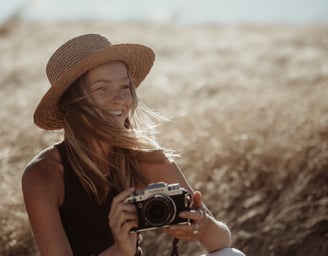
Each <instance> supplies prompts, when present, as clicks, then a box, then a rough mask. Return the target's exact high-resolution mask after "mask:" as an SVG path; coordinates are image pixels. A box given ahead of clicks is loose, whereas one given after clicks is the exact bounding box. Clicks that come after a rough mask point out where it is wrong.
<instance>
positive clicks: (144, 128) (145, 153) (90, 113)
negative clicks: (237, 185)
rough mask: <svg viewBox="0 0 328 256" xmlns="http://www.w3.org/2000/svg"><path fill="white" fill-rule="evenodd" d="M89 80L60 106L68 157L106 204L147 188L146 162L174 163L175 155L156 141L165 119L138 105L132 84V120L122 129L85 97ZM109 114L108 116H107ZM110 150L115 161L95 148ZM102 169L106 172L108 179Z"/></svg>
mask: <svg viewBox="0 0 328 256" xmlns="http://www.w3.org/2000/svg"><path fill="white" fill-rule="evenodd" d="M84 83H86V74H84V75H82V76H81V77H80V78H79V79H77V80H76V81H75V82H74V83H73V84H72V85H71V86H70V88H69V89H68V90H67V91H66V92H65V94H64V95H63V96H62V98H61V101H60V109H61V111H62V113H63V119H64V132H65V145H66V150H67V157H68V159H69V161H70V163H71V166H72V168H73V171H74V172H75V173H76V175H77V176H78V177H79V179H80V181H81V183H82V186H83V188H84V189H85V190H86V191H87V193H88V194H89V196H90V197H92V198H94V199H95V200H96V201H97V202H98V203H101V202H103V201H104V199H105V198H106V195H107V193H108V191H110V190H115V191H117V192H119V191H121V190H123V189H127V188H129V187H131V186H135V185H136V183H137V182H138V181H140V182H145V180H144V177H142V176H141V175H140V172H138V170H139V168H140V164H141V163H142V162H163V161H171V160H172V157H174V155H173V154H172V153H171V152H170V151H168V150H166V149H163V148H161V147H160V146H159V144H158V143H157V142H156V140H155V135H156V125H155V124H154V121H158V120H159V119H160V118H161V117H160V116H159V115H158V114H157V113H154V112H152V111H151V110H149V109H148V108H147V107H145V106H144V105H143V104H141V102H139V100H138V98H137V95H136V91H135V87H134V85H133V81H132V79H130V85H129V87H130V91H131V95H132V99H133V103H132V107H131V110H130V114H129V117H128V118H127V119H126V121H125V125H124V126H125V127H122V126H121V125H120V124H119V123H118V121H117V120H116V119H115V118H114V117H113V119H112V120H108V114H106V112H105V110H104V109H102V108H101V107H99V106H96V105H95V104H94V103H93V101H92V99H91V97H90V95H89V94H88V93H87V92H86V91H85V86H83V84H84ZM105 114H106V115H105ZM101 142H105V143H106V144H109V145H111V152H110V156H109V157H107V156H105V155H104V154H102V155H101V154H99V152H97V153H96V151H95V145H96V144H97V146H98V148H101ZM101 168H106V171H108V175H104V174H103V172H102V171H101Z"/></svg>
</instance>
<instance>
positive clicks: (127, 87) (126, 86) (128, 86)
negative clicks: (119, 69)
mask: <svg viewBox="0 0 328 256" xmlns="http://www.w3.org/2000/svg"><path fill="white" fill-rule="evenodd" d="M121 88H122V89H124V90H126V89H130V85H129V84H124V85H122V87H121Z"/></svg>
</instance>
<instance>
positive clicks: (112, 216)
mask: <svg viewBox="0 0 328 256" xmlns="http://www.w3.org/2000/svg"><path fill="white" fill-rule="evenodd" d="M134 191H135V189H134V188H130V189H127V190H124V191H123V192H121V193H120V194H118V195H117V196H116V197H114V199H113V202H112V205H111V208H110V212H109V215H108V220H109V226H110V229H111V231H112V233H113V237H114V241H115V245H114V246H115V247H116V251H117V252H118V254H119V255H134V254H135V253H136V243H137V234H136V233H132V234H131V233H130V230H131V229H132V228H137V227H138V216H137V210H136V208H135V206H134V205H133V204H129V203H124V200H125V199H126V198H127V197H128V196H129V195H130V194H131V193H132V192H134Z"/></svg>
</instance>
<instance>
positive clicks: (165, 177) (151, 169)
mask: <svg viewBox="0 0 328 256" xmlns="http://www.w3.org/2000/svg"><path fill="white" fill-rule="evenodd" d="M140 167H141V168H140V169H141V174H142V176H143V177H144V178H145V180H146V181H147V183H156V182H166V183H180V185H182V186H183V187H185V188H187V189H188V190H189V191H190V192H191V191H192V188H191V186H190V184H189V182H188V180H187V178H186V177H185V176H184V174H183V172H182V170H181V169H180V167H179V166H178V164H177V163H176V162H175V161H174V160H171V159H166V160H165V161H161V162H143V163H142V164H141V166H140Z"/></svg>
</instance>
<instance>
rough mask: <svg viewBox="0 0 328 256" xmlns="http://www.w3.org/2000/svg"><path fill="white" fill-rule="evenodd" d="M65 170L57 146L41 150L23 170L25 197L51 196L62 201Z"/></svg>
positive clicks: (58, 201)
mask: <svg viewBox="0 0 328 256" xmlns="http://www.w3.org/2000/svg"><path fill="white" fill-rule="evenodd" d="M63 171H64V169H63V166H62V163H61V159H60V155H59V152H58V150H57V149H56V147H55V146H51V147H49V148H46V149H45V150H43V151H41V152H40V153H39V154H37V155H36V156H35V157H34V158H33V159H32V160H31V161H30V162H29V163H28V164H27V166H26V167H25V169H24V171H23V175H22V188H23V194H24V198H25V199H26V198H34V197H43V196H48V197H51V198H48V199H53V200H56V202H57V203H60V201H61V199H62V196H63V192H64V191H63V189H64V179H63ZM52 197H53V198H52Z"/></svg>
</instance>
